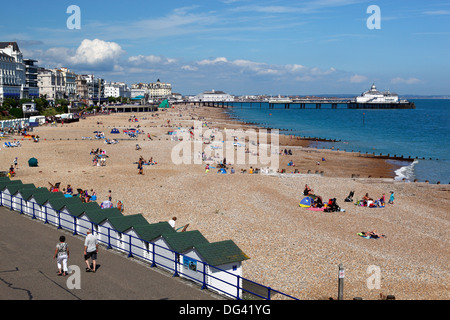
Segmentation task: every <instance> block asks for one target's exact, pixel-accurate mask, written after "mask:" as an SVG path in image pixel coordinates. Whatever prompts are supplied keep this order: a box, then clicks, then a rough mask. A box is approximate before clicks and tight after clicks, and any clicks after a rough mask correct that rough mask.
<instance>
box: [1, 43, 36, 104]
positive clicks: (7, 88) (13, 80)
mask: <svg viewBox="0 0 450 320" xmlns="http://www.w3.org/2000/svg"><path fill="white" fill-rule="evenodd" d="M28 97H29V89H28V86H27V81H26V68H25V63H24V60H23V54H22V52H21V51H20V49H19V46H18V45H17V42H0V103H2V102H3V100H4V99H6V98H13V99H16V100H19V99H23V98H28Z"/></svg>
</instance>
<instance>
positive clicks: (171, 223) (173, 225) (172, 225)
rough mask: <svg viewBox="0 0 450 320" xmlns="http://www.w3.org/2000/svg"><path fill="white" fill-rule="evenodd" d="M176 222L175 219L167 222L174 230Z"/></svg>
mask: <svg viewBox="0 0 450 320" xmlns="http://www.w3.org/2000/svg"><path fill="white" fill-rule="evenodd" d="M176 221H177V217H173V218H172V219H170V220H169V224H170V226H171V227H172V228H174V229H175V222H176Z"/></svg>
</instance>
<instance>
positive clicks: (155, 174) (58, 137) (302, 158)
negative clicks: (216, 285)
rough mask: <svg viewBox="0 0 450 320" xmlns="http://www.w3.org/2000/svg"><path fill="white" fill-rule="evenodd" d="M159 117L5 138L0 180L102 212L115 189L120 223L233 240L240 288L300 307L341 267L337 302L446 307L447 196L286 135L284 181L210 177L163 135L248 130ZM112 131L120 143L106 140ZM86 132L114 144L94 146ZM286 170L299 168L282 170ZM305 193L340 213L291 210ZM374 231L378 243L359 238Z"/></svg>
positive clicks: (188, 114)
mask: <svg viewBox="0 0 450 320" xmlns="http://www.w3.org/2000/svg"><path fill="white" fill-rule="evenodd" d="M157 114H158V116H156V113H145V114H143V113H136V114H134V115H135V116H136V118H137V119H138V122H130V121H129V119H130V116H131V114H129V113H120V114H111V115H97V116H92V117H88V118H86V119H82V120H80V121H79V122H74V123H69V124H64V125H61V124H58V125H57V126H40V127H37V128H35V130H34V132H33V134H37V135H39V137H40V141H39V142H38V143H35V142H33V141H32V140H29V139H24V140H22V137H19V136H11V137H9V140H10V141H12V140H13V139H17V140H19V141H20V142H21V144H22V146H21V147H16V148H5V147H4V146H3V141H7V139H2V140H0V142H1V143H2V145H1V150H0V163H1V167H0V170H3V171H7V170H8V168H9V167H10V166H11V165H12V164H13V160H14V158H15V157H18V169H17V170H16V171H17V176H16V177H15V178H14V179H20V180H22V182H23V183H33V184H35V185H36V186H39V187H49V183H48V182H50V183H52V184H54V183H56V182H60V183H61V187H62V188H65V187H66V186H67V185H68V184H70V185H72V186H73V187H74V188H75V189H76V188H82V189H88V190H91V189H93V190H94V191H95V192H96V193H97V195H98V201H97V202H99V203H100V202H101V201H103V200H106V199H107V197H108V192H109V190H111V194H112V199H113V202H114V203H115V202H116V201H117V200H121V201H123V203H124V206H125V211H124V214H136V213H141V214H143V215H144V216H145V217H146V218H147V220H148V222H149V223H155V222H159V221H168V220H169V219H170V218H171V217H173V216H176V217H177V226H182V225H185V224H189V228H188V230H199V231H200V232H201V233H202V234H203V235H204V236H205V237H206V238H207V239H208V240H209V241H210V242H216V241H222V240H233V241H234V242H235V243H236V244H237V245H238V246H239V247H240V248H241V249H242V251H244V252H245V253H246V254H247V255H248V256H249V257H250V259H249V260H247V261H245V262H244V263H243V276H244V277H245V278H247V279H249V280H252V281H255V282H258V283H260V284H263V285H265V286H270V287H271V288H274V289H276V290H279V291H282V292H284V293H287V294H289V295H292V296H294V297H296V298H299V299H305V300H322V299H329V298H330V297H332V298H334V299H336V298H337V292H338V288H337V284H338V265H339V264H343V266H344V268H345V289H344V299H353V298H354V297H362V298H363V299H365V300H377V299H380V294H383V295H394V296H395V297H396V299H398V300H410V299H411V300H419V299H421V300H422V299H423V300H436V299H445V300H447V299H449V297H450V296H449V288H450V273H449V271H450V268H449V265H450V263H449V262H450V260H449V257H450V255H449V236H448V230H449V227H450V219H449V210H448V208H449V205H450V192H449V191H450V187H449V185H446V184H428V183H423V182H414V183H412V182H403V181H395V180H394V179H393V178H394V176H395V173H394V170H396V169H398V167H395V166H394V165H392V164H389V163H387V162H386V161H385V160H384V159H379V158H371V157H364V156H361V155H359V154H358V153H350V152H344V151H336V150H319V149H314V148H309V147H308V146H309V144H310V142H311V141H307V140H297V139H293V138H291V137H289V136H280V149H285V148H287V149H290V150H292V155H287V156H286V155H280V156H279V158H278V159H279V164H280V169H284V170H285V171H286V173H285V174H277V173H276V172H275V173H273V174H262V173H260V174H249V173H248V170H249V168H250V166H251V165H248V164H236V165H233V167H234V168H235V170H236V173H235V174H230V173H227V174H218V173H217V170H213V169H211V170H210V171H209V172H208V173H206V172H205V163H202V164H180V165H176V164H174V163H173V161H172V158H171V154H172V150H173V148H174V147H175V146H177V144H178V143H179V141H173V136H171V135H169V134H168V132H169V131H173V130H176V129H177V128H179V127H183V128H189V127H191V126H193V125H194V120H199V121H202V122H204V123H205V124H207V127H205V128H204V129H211V128H217V129H218V132H219V131H220V130H224V128H226V129H228V130H229V129H237V128H244V129H246V128H247V127H244V125H243V124H241V123H239V122H237V121H234V120H231V119H229V118H228V117H227V116H226V115H225V114H224V113H223V110H221V109H215V108H205V107H192V106H185V105H179V106H175V107H174V108H172V109H168V110H165V111H159V112H157ZM168 120H170V122H168ZM138 125H139V126H140V128H139V129H141V130H143V131H144V133H143V134H141V135H139V136H138V137H137V138H136V139H130V138H128V137H127V136H125V135H124V134H123V133H122V130H123V129H126V128H132V127H136V126H138ZM112 128H118V129H119V130H120V132H121V133H120V134H116V135H113V134H110V131H111V129H112ZM94 131H102V132H104V133H105V136H106V137H107V138H109V139H117V140H118V143H116V144H106V143H104V140H101V139H95V138H94V136H95V134H94ZM148 135H150V137H151V139H149V138H148ZM136 144H139V146H140V147H141V149H140V150H136ZM204 147H206V145H205V146H204ZM97 148H99V149H104V150H106V154H107V156H108V158H107V160H106V165H105V166H94V165H93V163H92V155H90V151H91V150H92V149H97ZM140 156H142V157H143V158H144V159H145V160H149V159H150V158H151V157H152V158H153V160H154V161H156V162H157V164H156V165H148V166H144V170H143V173H144V174H143V175H139V174H138V169H137V164H136V163H137V161H138V159H139V157H140ZM195 156H196V155H195V154H194V155H193V157H195ZM31 157H35V158H37V159H38V161H39V166H38V167H29V166H28V159H29V158H31ZM322 159H325V161H323V160H322ZM214 160H217V159H214ZM291 160H292V161H293V162H294V164H295V167H292V166H288V165H287V164H288V162H289V161H291ZM256 167H258V165H256ZM261 167H262V166H261ZM295 169H297V170H298V171H299V173H293V172H294V170H295ZM241 170H247V172H246V173H241ZM308 170H309V171H310V174H308V173H307V172H308ZM316 171H317V173H318V174H314V173H316ZM358 175H359V176H358ZM305 184H307V185H309V186H310V187H311V188H312V189H313V190H314V193H315V194H316V195H320V196H321V197H322V198H323V199H324V201H328V199H330V198H336V199H337V203H338V205H339V206H340V207H341V208H343V209H344V210H345V211H344V212H333V213H327V212H316V211H311V210H307V209H305V208H301V207H299V201H300V200H301V199H302V198H303V195H302V194H303V188H304V186H305ZM350 191H354V192H355V196H354V199H355V201H356V200H358V199H361V198H362V197H363V196H364V195H365V194H366V193H368V194H369V196H371V197H372V198H374V199H378V198H380V197H381V196H382V194H383V193H384V194H385V196H386V198H387V199H388V198H389V194H390V192H391V191H394V194H395V202H394V204H392V205H391V204H387V205H386V206H385V207H384V208H367V207H359V206H356V205H355V201H354V202H344V199H345V198H346V197H347V195H348V194H349V192H350ZM374 229H376V230H377V231H378V232H379V233H382V234H384V235H386V237H385V238H381V239H376V240H375V239H365V238H362V237H360V236H358V235H357V233H359V232H361V231H370V230H374ZM371 266H376V267H378V268H379V269H378V270H379V271H380V288H373V286H371V285H370V284H368V281H369V282H370V279H371V276H372V275H373V273H371V272H368V270H372V269H371V268H372V267H371ZM273 298H274V299H277V296H276V295H275V296H274V297H273Z"/></svg>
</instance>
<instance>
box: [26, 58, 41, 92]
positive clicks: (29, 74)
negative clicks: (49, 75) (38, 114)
mask: <svg viewBox="0 0 450 320" xmlns="http://www.w3.org/2000/svg"><path fill="white" fill-rule="evenodd" d="M23 61H24V63H25V78H26V86H25V88H27V87H28V98H29V99H35V98H39V86H38V66H37V65H35V63H36V62H38V61H37V60H33V59H24V60H23Z"/></svg>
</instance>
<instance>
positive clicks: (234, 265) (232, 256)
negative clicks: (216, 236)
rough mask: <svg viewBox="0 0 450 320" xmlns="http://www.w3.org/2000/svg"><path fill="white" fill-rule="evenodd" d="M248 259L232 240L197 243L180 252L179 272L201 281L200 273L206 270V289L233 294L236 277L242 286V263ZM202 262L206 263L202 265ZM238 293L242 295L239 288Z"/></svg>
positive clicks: (235, 288)
mask: <svg viewBox="0 0 450 320" xmlns="http://www.w3.org/2000/svg"><path fill="white" fill-rule="evenodd" d="M248 259H250V258H249V257H248V256H247V255H246V254H245V253H244V252H243V251H242V250H241V249H240V248H239V247H238V246H237V245H236V244H235V243H234V242H233V241H232V240H225V241H220V242H213V243H201V244H198V245H195V246H192V248H190V249H188V250H186V251H184V252H183V256H182V261H181V268H182V272H180V273H181V274H182V276H185V277H189V278H194V279H197V280H198V281H200V282H203V272H206V273H207V275H208V276H209V277H207V278H208V280H207V283H208V286H209V288H210V289H212V290H215V291H217V292H219V293H222V294H225V295H229V296H231V297H235V296H236V292H237V287H236V285H237V283H236V279H240V283H239V287H240V288H242V262H243V261H245V260H248ZM205 263H206V264H208V266H206V268H205ZM218 279H220V280H218ZM239 296H240V297H241V298H242V290H241V289H239Z"/></svg>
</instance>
